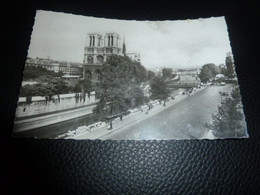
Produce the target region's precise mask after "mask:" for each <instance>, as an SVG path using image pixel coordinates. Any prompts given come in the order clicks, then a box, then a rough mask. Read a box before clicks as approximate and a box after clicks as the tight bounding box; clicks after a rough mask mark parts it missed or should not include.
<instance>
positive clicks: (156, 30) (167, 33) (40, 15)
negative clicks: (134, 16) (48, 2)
mask: <svg viewBox="0 0 260 195" xmlns="http://www.w3.org/2000/svg"><path fill="white" fill-rule="evenodd" d="M93 32H96V33H99V34H105V33H106V32H116V33H118V34H119V35H120V36H121V39H122V40H123V36H124V37H125V43H126V52H129V53H140V55H141V63H142V65H144V66H145V67H146V68H148V69H154V68H156V67H171V68H192V67H196V68H199V67H201V66H203V65H204V64H207V63H214V64H216V65H219V64H224V63H225V58H226V53H227V52H231V46H230V41H229V37H228V32H227V25H226V22H225V18H224V17H211V18H199V19H193V20H189V19H187V20H176V21H169V20H167V21H135V20H131V21H130V20H116V19H105V18H95V17H89V16H88V17H87V16H80V15H73V14H67V13H61V12H52V11H43V10H38V11H37V13H36V17H35V22H34V26H33V32H32V35H31V42H30V46H29V50H28V57H32V58H36V57H40V58H48V57H49V58H50V59H54V60H60V61H70V62H80V63H83V57H84V47H85V46H86V41H87V33H93Z"/></svg>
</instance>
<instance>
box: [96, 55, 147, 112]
mask: <svg viewBox="0 0 260 195" xmlns="http://www.w3.org/2000/svg"><path fill="white" fill-rule="evenodd" d="M102 72H103V73H104V75H103V76H102V78H101V82H100V84H99V85H97V88H96V91H97V93H98V96H99V102H98V103H97V106H96V108H95V109H94V111H95V113H98V114H99V115H100V116H103V115H110V116H112V115H114V114H117V113H121V112H125V111H127V110H128V109H129V108H130V107H131V104H132V102H133V101H134V102H137V103H136V104H139V103H140V102H141V99H142V97H143V95H142V93H141V89H138V88H140V82H142V81H144V79H145V78H144V75H145V74H146V69H145V68H144V67H143V66H142V65H141V64H140V63H137V62H132V61H131V60H130V59H129V58H128V57H125V56H118V55H112V56H110V58H109V59H108V60H107V61H106V63H105V64H104V65H103V68H102Z"/></svg>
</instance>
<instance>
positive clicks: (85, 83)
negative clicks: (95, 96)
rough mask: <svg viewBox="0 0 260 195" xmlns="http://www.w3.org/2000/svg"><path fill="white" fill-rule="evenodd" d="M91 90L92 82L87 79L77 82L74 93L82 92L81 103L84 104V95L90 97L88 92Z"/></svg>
mask: <svg viewBox="0 0 260 195" xmlns="http://www.w3.org/2000/svg"><path fill="white" fill-rule="evenodd" d="M92 90H93V86H92V82H91V80H89V79H84V80H79V81H78V82H77V83H76V85H75V87H74V92H76V93H80V92H82V95H83V101H84V102H85V100H86V99H85V97H86V93H87V94H88V96H90V92H91V91H92Z"/></svg>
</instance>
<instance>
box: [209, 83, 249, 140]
mask: <svg viewBox="0 0 260 195" xmlns="http://www.w3.org/2000/svg"><path fill="white" fill-rule="evenodd" d="M240 105H241V99H240V91H239V87H238V86H236V87H234V88H233V90H232V92H231V93H230V96H228V97H227V99H225V101H223V102H222V104H221V105H220V106H219V107H218V113H217V114H215V115H213V116H212V119H213V121H212V123H207V124H206V125H205V126H206V127H207V128H208V129H210V130H213V131H214V135H215V136H216V137H217V138H228V137H243V136H245V132H246V131H245V126H244V125H245V124H244V123H243V117H244V116H243V114H242V108H241V107H240Z"/></svg>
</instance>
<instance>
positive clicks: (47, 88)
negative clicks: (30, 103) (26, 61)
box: [20, 78, 69, 101]
mask: <svg viewBox="0 0 260 195" xmlns="http://www.w3.org/2000/svg"><path fill="white" fill-rule="evenodd" d="M68 91H69V88H68V85H67V83H66V82H65V81H63V80H62V79H61V78H52V79H49V80H48V82H45V83H36V84H34V85H25V86H23V87H21V92H20V96H21V97H31V96H43V97H46V99H48V100H49V101H50V100H51V99H52V96H54V95H58V97H59V95H60V94H64V93H68Z"/></svg>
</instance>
